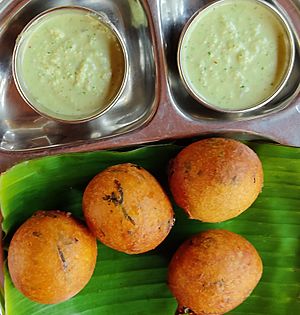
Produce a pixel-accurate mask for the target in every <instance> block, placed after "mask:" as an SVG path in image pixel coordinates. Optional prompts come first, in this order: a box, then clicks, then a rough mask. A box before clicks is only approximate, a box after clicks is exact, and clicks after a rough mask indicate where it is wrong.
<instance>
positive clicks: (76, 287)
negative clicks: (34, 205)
mask: <svg viewBox="0 0 300 315" xmlns="http://www.w3.org/2000/svg"><path fill="white" fill-rule="evenodd" d="M96 258H97V243H96V239H95V238H94V236H93V235H92V234H91V233H90V232H89V230H88V229H87V228H86V227H85V226H84V225H82V224H81V223H80V222H79V221H77V220H75V219H74V218H73V217H72V216H71V214H70V213H66V212H61V211H38V212H36V213H35V214H34V215H33V216H32V217H31V218H29V219H28V220H27V221H25V222H24V223H23V224H22V225H21V226H20V227H19V229H18V230H17V231H16V233H15V234H14V236H13V238H12V240H11V243H10V246H9V251H8V267H9V272H10V275H11V278H12V281H13V283H14V285H15V287H16V288H17V289H19V290H20V291H21V292H22V293H23V294H24V295H25V296H26V297H28V298H29V299H31V300H33V301H35V302H38V303H43V304H55V303H59V302H62V301H65V300H67V299H69V298H71V297H72V296H74V295H75V294H77V293H78V292H79V291H80V290H81V289H83V287H84V286H85V285H86V284H87V283H88V281H89V280H90V278H91V276H92V274H93V271H94V268H95V265H96Z"/></svg>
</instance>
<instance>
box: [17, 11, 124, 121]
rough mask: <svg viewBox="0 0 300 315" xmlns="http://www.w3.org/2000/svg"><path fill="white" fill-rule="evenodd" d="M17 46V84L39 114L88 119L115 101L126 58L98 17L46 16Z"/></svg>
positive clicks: (74, 13) (85, 14) (81, 14)
mask: <svg viewBox="0 0 300 315" xmlns="http://www.w3.org/2000/svg"><path fill="white" fill-rule="evenodd" d="M20 41H22V43H21V45H20V47H19V51H18V54H19V56H17V58H18V60H17V69H16V70H17V71H16V72H17V76H18V81H19V83H20V85H21V87H22V90H23V92H24V94H25V96H26V98H27V99H28V100H29V102H30V103H31V104H32V105H33V106H34V107H35V108H36V109H37V110H38V111H39V112H41V113H42V114H46V115H48V116H51V117H54V118H58V119H65V120H76V119H86V118H88V117H90V116H93V115H95V114H97V113H98V112H99V111H101V110H102V109H104V108H106V107H107V105H109V103H110V102H112V100H113V99H114V98H115V97H116V95H117V93H118V91H119V89H120V87H121V85H122V81H123V79H124V73H125V58H124V52H123V50H122V46H121V44H120V41H119V39H118V37H117V36H116V34H115V33H114V32H113V31H112V30H111V28H110V27H108V25H107V24H106V23H104V22H102V21H101V20H100V19H99V17H98V16H97V15H96V14H92V13H90V12H88V11H87V10H81V9H78V8H76V9H74V8H73V9H72V8H62V9H60V10H53V11H50V12H48V13H47V14H45V15H44V16H43V17H42V18H40V19H38V20H37V21H35V22H34V23H33V24H32V25H31V26H30V27H29V28H28V29H27V30H26V31H25V32H24V33H23V34H22V35H21V39H20Z"/></svg>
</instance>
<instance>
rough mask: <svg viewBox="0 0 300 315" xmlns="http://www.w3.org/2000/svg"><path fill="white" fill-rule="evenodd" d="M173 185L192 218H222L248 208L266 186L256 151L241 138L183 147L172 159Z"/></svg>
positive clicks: (233, 215)
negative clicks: (240, 140)
mask: <svg viewBox="0 0 300 315" xmlns="http://www.w3.org/2000/svg"><path fill="white" fill-rule="evenodd" d="M169 184H170V189H171V192H172V194H173V197H174V199H175V202H176V203H177V204H178V205H179V206H180V207H181V208H183V209H184V210H185V211H186V212H187V214H188V215H189V216H190V218H191V219H198V220H201V221H203V222H211V223H213V222H222V221H226V220H229V219H232V218H234V217H236V216H238V215H239V214H241V213H242V212H243V211H245V210H246V209H248V208H249V207H250V206H251V204H252V203H253V202H254V201H255V199H256V198H257V196H258V195H259V193H260V192H261V189H262V186H263V169H262V165H261V162H260V160H259V158H258V156H257V155H256V153H255V152H254V151H252V150H251V149H250V148H249V147H248V146H246V145H244V144H242V143H241V142H238V141H235V140H231V139H223V138H211V139H205V140H201V141H198V142H195V143H193V144H191V145H189V146H187V147H186V148H184V149H183V150H182V151H181V152H180V153H179V154H178V155H177V156H176V158H175V159H174V160H173V161H172V163H171V166H170V170H169Z"/></svg>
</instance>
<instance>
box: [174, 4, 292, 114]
mask: <svg viewBox="0 0 300 315" xmlns="http://www.w3.org/2000/svg"><path fill="white" fill-rule="evenodd" d="M234 1H236V0H215V1H213V2H210V3H208V4H207V5H205V6H203V7H201V8H200V9H199V10H197V11H196V12H195V13H194V14H193V15H192V16H191V17H190V18H189V19H188V21H187V22H186V23H185V25H184V27H183V29H182V31H181V34H180V37H179V43H178V49H177V67H178V70H179V76H180V78H181V81H182V82H183V85H184V87H185V89H186V90H187V92H188V93H189V94H190V95H191V96H192V97H193V98H194V99H195V100H196V101H198V102H199V103H201V104H202V105H204V106H205V107H207V108H209V109H211V110H214V111H218V112H222V113H229V114H241V113H247V112H251V111H254V110H257V109H259V108H261V107H263V106H265V105H266V104H268V103H269V102H271V101H272V100H273V99H274V98H275V97H276V96H278V94H279V93H280V92H281V91H282V90H283V88H284V86H285V85H286V83H287V81H288V80H289V78H290V75H291V73H292V70H293V66H294V61H295V54H296V48H295V39H294V34H293V31H292V28H291V27H290V25H289V23H288V21H287V19H286V18H285V16H284V15H283V14H282V13H281V12H280V11H279V9H277V8H276V7H275V6H274V5H272V4H270V3H268V2H266V1H265V0H247V1H248V2H253V3H256V4H257V5H260V6H264V7H265V8H266V9H267V10H269V12H271V13H272V14H273V15H274V16H275V18H276V19H277V20H278V21H279V23H280V24H281V25H282V29H283V30H284V31H285V38H286V39H287V41H288V47H289V53H288V58H289V62H288V64H287V66H286V69H285V71H284V74H283V75H282V79H281V80H280V83H279V84H278V86H277V88H276V89H275V90H274V91H273V92H272V94H271V95H270V96H269V97H267V98H265V99H263V100H262V101H260V102H258V103H255V104H254V105H253V106H251V107H248V108H245V109H236V110H234V109H224V108H220V107H218V106H217V105H216V104H213V103H210V102H208V101H207V100H205V98H204V97H202V96H201V95H200V93H196V92H195V91H194V89H193V87H192V85H191V84H190V83H189V82H188V80H187V78H186V76H185V74H184V71H183V66H182V62H181V59H182V58H181V55H182V50H183V46H184V45H183V42H184V39H185V36H186V34H187V32H188V30H189V29H190V26H192V23H193V22H194V21H195V20H196V19H197V18H201V15H202V14H204V13H205V12H206V11H208V10H210V9H212V8H213V7H217V6H219V5H224V4H226V3H227V2H228V3H230V2H234Z"/></svg>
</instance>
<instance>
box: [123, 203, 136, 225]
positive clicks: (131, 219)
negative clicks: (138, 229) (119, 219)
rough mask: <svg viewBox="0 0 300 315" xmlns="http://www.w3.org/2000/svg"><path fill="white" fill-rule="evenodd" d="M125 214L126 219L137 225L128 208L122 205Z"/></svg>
mask: <svg viewBox="0 0 300 315" xmlns="http://www.w3.org/2000/svg"><path fill="white" fill-rule="evenodd" d="M121 209H122V212H123V215H124V217H125V219H126V220H128V221H130V222H131V224H133V225H135V221H134V220H133V218H132V217H131V216H130V215H129V214H128V212H127V210H126V209H125V208H124V207H123V206H122V207H121Z"/></svg>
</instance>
